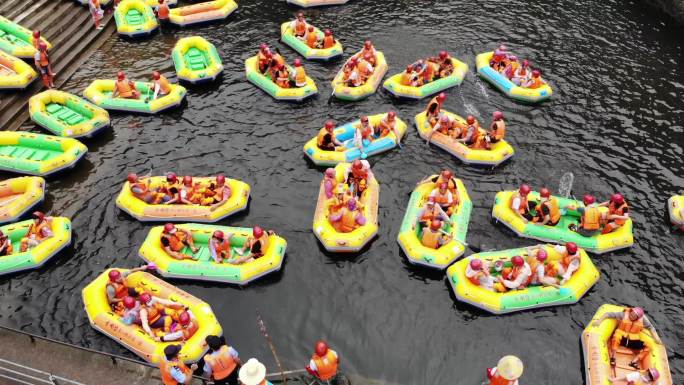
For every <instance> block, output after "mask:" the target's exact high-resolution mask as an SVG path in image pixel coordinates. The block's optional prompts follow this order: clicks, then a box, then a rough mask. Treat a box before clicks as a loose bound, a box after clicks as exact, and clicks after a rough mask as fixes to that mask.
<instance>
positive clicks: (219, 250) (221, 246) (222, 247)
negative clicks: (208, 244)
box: [214, 239, 230, 258]
mask: <svg viewBox="0 0 684 385" xmlns="http://www.w3.org/2000/svg"><path fill="white" fill-rule="evenodd" d="M214 245H215V246H214V247H215V250H216V254H218V255H219V256H220V257H222V258H226V256H230V242H229V241H227V240H225V239H224V240H223V241H221V242H216V243H214Z"/></svg>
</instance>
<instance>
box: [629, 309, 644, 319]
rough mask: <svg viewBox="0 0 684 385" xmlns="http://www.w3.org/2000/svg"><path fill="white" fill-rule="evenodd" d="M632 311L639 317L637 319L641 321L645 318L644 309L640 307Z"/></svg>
mask: <svg viewBox="0 0 684 385" xmlns="http://www.w3.org/2000/svg"><path fill="white" fill-rule="evenodd" d="M630 311H631V313H632V314H634V315H635V316H636V317H637V319H641V318H642V317H643V316H644V309H642V308H640V307H638V306H637V307H633V308H632V309H630Z"/></svg>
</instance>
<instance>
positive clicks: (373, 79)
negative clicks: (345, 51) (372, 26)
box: [332, 51, 388, 101]
mask: <svg viewBox="0 0 684 385" xmlns="http://www.w3.org/2000/svg"><path fill="white" fill-rule="evenodd" d="M375 53H376V66H375V70H374V71H373V73H372V74H371V76H370V77H369V78H368V80H367V81H366V83H365V84H364V85H362V86H359V87H349V86H347V85H345V84H344V82H343V81H342V79H343V78H344V72H343V70H344V67H345V66H346V65H347V62H348V61H349V59H347V61H346V62H345V63H344V65H343V66H342V68H341V69H340V71H339V72H338V73H337V75H335V78H334V79H333V81H332V87H333V94H334V95H335V97H336V98H338V99H340V100H347V101H357V100H361V99H364V98H367V97H368V96H370V95H372V94H374V93H375V91H377V89H378V86H380V82H382V78H383V77H384V76H385V74H386V73H387V69H388V67H387V61H386V60H385V55H384V54H383V53H382V52H380V51H375ZM350 59H351V58H350Z"/></svg>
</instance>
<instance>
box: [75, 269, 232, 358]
mask: <svg viewBox="0 0 684 385" xmlns="http://www.w3.org/2000/svg"><path fill="white" fill-rule="evenodd" d="M118 270H119V271H121V272H125V271H126V270H125V269H118ZM110 271H111V269H107V270H105V271H103V272H102V274H100V275H98V276H97V278H95V279H94V280H93V281H92V282H90V283H89V284H88V286H86V287H85V288H83V291H82V297H83V304H84V305H85V311H86V314H87V315H88V320H89V321H90V325H91V326H92V327H93V328H95V329H96V330H98V331H100V332H101V333H103V334H105V335H106V336H108V337H109V338H111V339H113V340H114V341H116V342H118V343H120V344H121V345H123V346H124V347H125V348H127V349H128V350H130V351H131V352H133V353H135V354H136V355H138V356H139V357H140V358H142V359H143V360H145V361H147V362H149V363H151V364H154V365H159V363H160V362H161V361H162V360H163V359H164V349H165V348H166V347H167V346H169V345H176V344H178V342H159V341H155V340H154V339H152V337H150V336H149V335H148V334H147V333H146V332H145V331H144V330H143V329H142V326H140V325H136V324H131V325H127V324H125V323H123V322H122V321H121V317H120V316H119V315H118V314H116V313H115V312H113V311H112V309H111V307H110V306H109V303H108V300H107V291H106V286H107V282H108V281H109V278H108V274H109V272H110ZM125 283H126V286H127V287H129V288H132V289H134V290H136V291H138V292H147V293H150V294H151V295H153V296H155V297H159V298H162V299H167V300H171V301H174V302H178V303H180V304H182V305H184V306H185V307H186V308H187V309H188V310H189V311H190V312H192V314H193V315H194V316H195V318H196V319H197V324H198V325H199V328H198V329H197V331H196V332H195V334H193V335H192V337H190V339H188V340H187V341H185V342H184V343H183V344H181V350H180V352H179V353H178V356H179V358H180V359H181V360H182V361H184V362H187V363H191V362H197V361H198V360H200V359H201V358H202V357H203V356H204V354H205V353H206V352H207V344H206V343H205V338H207V336H210V335H217V336H220V335H221V334H223V329H221V325H220V324H219V322H218V320H217V319H216V315H214V311H213V310H212V309H211V306H209V304H208V303H206V302H204V301H202V300H200V299H199V298H196V297H194V296H192V295H190V294H188V293H187V292H185V291H183V290H181V289H179V288H177V287H175V286H173V285H171V284H169V283H167V282H164V281H162V280H161V279H159V278H157V277H155V276H153V275H152V274H150V273H147V272H143V271H136V272H134V273H131V274H129V275H128V276H127V277H126V278H125Z"/></svg>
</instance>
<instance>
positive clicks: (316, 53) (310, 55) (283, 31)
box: [280, 21, 344, 60]
mask: <svg viewBox="0 0 684 385" xmlns="http://www.w3.org/2000/svg"><path fill="white" fill-rule="evenodd" d="M291 24H292V22H290V21H288V22H285V23H283V24H282V25H281V26H280V40H281V41H282V42H283V43H285V44H287V45H289V46H290V47H292V49H293V50H295V51H297V53H299V54H300V55H302V56H304V58H305V59H307V60H330V59H334V58H336V57H338V56H342V54H343V53H344V49H343V48H342V43H340V41H339V40H335V45H333V46H332V47H330V48H311V47H309V46H308V45H307V44H306V42H304V41H303V40H301V39H299V38H297V37H295V35H294V31H293V30H292V27H291ZM314 34H316V36H317V37H318V40H319V41H323V38H324V37H325V35H324V33H323V31H321V30H320V29H318V28H316V27H314Z"/></svg>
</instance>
